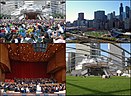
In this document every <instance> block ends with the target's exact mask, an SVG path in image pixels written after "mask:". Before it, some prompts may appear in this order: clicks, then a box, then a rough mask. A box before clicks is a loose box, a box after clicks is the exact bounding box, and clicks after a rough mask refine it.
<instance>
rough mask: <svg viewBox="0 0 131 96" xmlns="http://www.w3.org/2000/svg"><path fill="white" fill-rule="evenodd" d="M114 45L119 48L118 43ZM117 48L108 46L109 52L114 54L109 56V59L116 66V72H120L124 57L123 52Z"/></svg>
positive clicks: (111, 45)
mask: <svg viewBox="0 0 131 96" xmlns="http://www.w3.org/2000/svg"><path fill="white" fill-rule="evenodd" d="M116 45H117V46H119V47H121V44H120V43H116ZM119 47H116V46H115V45H113V44H108V50H109V52H111V53H114V54H115V55H113V54H109V57H110V58H111V59H113V60H112V62H113V64H114V65H116V67H117V68H116V69H117V70H121V69H122V68H123V61H124V60H123V59H124V58H123V57H122V56H123V55H124V53H123V50H122V49H120V48H119Z"/></svg>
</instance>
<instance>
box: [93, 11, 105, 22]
mask: <svg viewBox="0 0 131 96" xmlns="http://www.w3.org/2000/svg"><path fill="white" fill-rule="evenodd" d="M94 19H95V20H100V21H104V20H105V11H95V13H94Z"/></svg>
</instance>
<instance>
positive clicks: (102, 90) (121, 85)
mask: <svg viewBox="0 0 131 96" xmlns="http://www.w3.org/2000/svg"><path fill="white" fill-rule="evenodd" d="M130 79H131V78H129V77H111V78H110V79H102V78H101V77H96V76H94V77H86V78H84V77H73V76H67V77H66V90H67V95H130V94H131V81H130Z"/></svg>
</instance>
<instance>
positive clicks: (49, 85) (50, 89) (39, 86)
mask: <svg viewBox="0 0 131 96" xmlns="http://www.w3.org/2000/svg"><path fill="white" fill-rule="evenodd" d="M0 90H1V92H2V93H6V92H9V91H13V92H19V93H37V92H41V93H54V92H59V91H63V90H65V84H64V83H63V84H62V83H57V81H56V80H54V79H47V78H44V79H42V78H37V79H14V80H8V81H7V80H6V81H5V82H1V84H0Z"/></svg>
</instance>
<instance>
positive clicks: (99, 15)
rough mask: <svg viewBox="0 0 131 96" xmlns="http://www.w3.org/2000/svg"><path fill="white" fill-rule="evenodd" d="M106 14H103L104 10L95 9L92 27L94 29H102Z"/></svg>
mask: <svg viewBox="0 0 131 96" xmlns="http://www.w3.org/2000/svg"><path fill="white" fill-rule="evenodd" d="M106 19H107V16H106V15H105V11H95V13H94V25H93V26H94V28H96V29H104V28H105V21H106Z"/></svg>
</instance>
